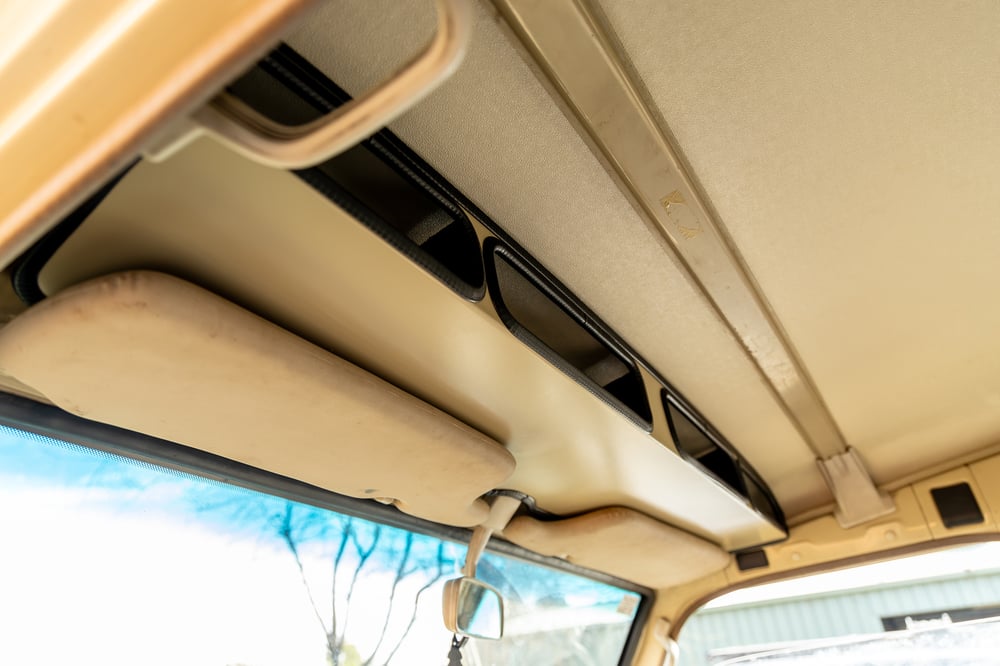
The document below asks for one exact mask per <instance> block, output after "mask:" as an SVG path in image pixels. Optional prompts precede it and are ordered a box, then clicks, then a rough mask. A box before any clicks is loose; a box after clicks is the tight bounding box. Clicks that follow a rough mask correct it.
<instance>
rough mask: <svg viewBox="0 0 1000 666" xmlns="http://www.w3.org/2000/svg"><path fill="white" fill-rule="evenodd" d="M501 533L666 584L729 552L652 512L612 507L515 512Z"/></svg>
mask: <svg viewBox="0 0 1000 666" xmlns="http://www.w3.org/2000/svg"><path fill="white" fill-rule="evenodd" d="M503 536H504V538H506V539H509V540H510V541H513V542H514V543H516V544H517V545H519V546H523V547H525V548H528V549H530V550H533V551H535V552H538V553H542V554H543V555H551V556H555V557H561V558H563V559H565V560H567V561H569V562H572V563H574V564H579V565H580V566H584V567H588V568H590V569H596V570H597V571H604V572H605V573H609V574H612V575H615V576H619V577H621V578H627V579H629V580H634V581H636V582H637V583H642V584H643V585H648V586H649V587H652V588H657V589H663V588H667V587H671V586H674V585H678V584H680V583H683V582H686V581H689V580H694V579H696V578H700V577H701V576H705V575H707V574H710V573H713V572H715V571H719V570H721V569H722V568H724V567H725V566H726V565H727V564H728V563H729V554H728V553H726V552H725V551H723V550H722V549H720V548H719V547H718V546H716V545H714V544H712V543H709V542H708V541H705V540H704V539H700V538H698V537H696V536H692V535H690V534H688V533H687V532H683V531H681V530H678V529H676V528H674V527H670V526H669V525H664V524H663V523H661V522H658V521H656V520H653V519H652V518H650V517H648V516H644V515H643V514H641V513H639V512H637V511H633V510H631V509H627V508H623V507H611V508H608V509H600V510H598V511H593V512H591V513H586V514H584V515H582V516H576V517H575V518H568V519H566V520H556V521H547V522H546V521H540V520H536V519H534V518H531V517H529V516H519V517H517V518H514V520H512V521H511V522H510V524H509V525H507V527H506V528H505V529H504V531H503Z"/></svg>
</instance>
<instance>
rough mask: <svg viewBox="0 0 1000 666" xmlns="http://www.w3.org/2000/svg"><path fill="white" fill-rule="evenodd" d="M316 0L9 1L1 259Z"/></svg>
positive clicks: (0, 68) (3, 54)
mask: <svg viewBox="0 0 1000 666" xmlns="http://www.w3.org/2000/svg"><path fill="white" fill-rule="evenodd" d="M312 1H313V2H314V1H315V0H312ZM309 2H310V0H216V1H213V2H202V1H201V0H144V1H141V2H140V1H135V0H131V1H130V0H85V1H84V2H59V1H58V0H45V1H44V2H40V3H37V6H35V7H33V8H31V9H28V8H27V6H28V5H29V4H32V3H24V2H22V3H4V6H3V7H0V36H2V40H3V42H4V46H3V47H0V90H3V96H2V99H0V174H3V178H4V186H3V187H2V188H0V266H6V265H8V264H9V263H10V262H11V261H12V260H14V259H15V258H16V257H17V256H18V255H19V254H20V253H21V252H23V251H24V250H25V249H27V248H28V247H30V245H31V244H32V243H33V242H34V241H36V240H37V239H38V238H40V237H41V236H42V234H43V233H44V232H45V231H46V229H47V228H48V227H49V225H51V224H54V223H55V222H57V221H58V219H59V218H60V217H61V216H62V215H65V214H66V213H67V212H69V211H70V210H72V209H73V206H75V205H76V204H77V203H79V201H80V200H82V199H83V198H85V197H86V195H87V194H89V193H90V192H91V191H93V189H95V188H96V187H98V186H100V185H101V183H102V182H103V181H104V180H105V179H106V178H108V177H110V176H111V175H112V174H113V173H114V172H115V171H117V170H118V169H119V168H121V167H122V166H123V165H125V164H127V163H128V162H129V161H131V160H132V159H133V158H134V157H135V156H136V155H138V153H139V152H140V150H141V149H142V148H143V147H144V146H145V144H146V143H147V142H148V141H149V140H150V139H151V138H152V135H153V133H155V132H157V131H160V130H162V129H163V123H166V122H174V121H177V120H178V119H179V118H178V116H183V114H185V113H187V112H189V111H191V110H192V109H193V108H195V107H196V106H197V105H199V104H200V103H201V102H203V101H204V100H206V99H207V98H208V97H209V96H210V95H212V94H214V93H215V91H216V89H217V88H218V87H221V86H223V85H225V83H226V81H228V80H229V79H230V78H231V77H233V76H235V75H237V74H238V73H239V72H240V71H241V70H243V69H244V68H245V67H246V66H247V64H248V63H251V62H253V60H254V59H255V58H256V57H257V56H258V55H259V54H261V53H263V52H265V51H266V50H267V49H268V48H270V46H271V44H273V43H274V42H275V41H277V39H278V36H279V35H280V34H281V32H283V31H284V30H287V29H288V27H289V24H290V22H291V21H292V19H293V18H295V17H296V16H297V15H300V14H301V13H302V10H303V8H305V7H306V6H307V5H308V4H309ZM12 5H18V6H17V7H12Z"/></svg>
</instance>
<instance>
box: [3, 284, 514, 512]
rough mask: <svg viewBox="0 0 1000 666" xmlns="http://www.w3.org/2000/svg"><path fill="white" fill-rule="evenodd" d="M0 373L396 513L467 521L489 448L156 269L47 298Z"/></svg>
mask: <svg viewBox="0 0 1000 666" xmlns="http://www.w3.org/2000/svg"><path fill="white" fill-rule="evenodd" d="M0 368H2V369H3V371H4V372H5V373H9V374H11V375H13V376H14V377H17V378H18V379H19V380H21V381H23V382H24V383H25V384H27V385H29V386H31V387H33V388H34V389H36V390H38V391H40V392H41V393H43V394H44V395H45V396H46V397H47V398H49V399H50V400H51V401H52V402H53V403H55V404H56V405H58V406H60V407H62V408H63V409H66V410H68V411H70V412H73V413H74V414H77V415H79V416H84V417H86V418H89V419H93V420H95V421H100V422H102V423H109V424H111V425H116V426H119V427H122V428H128V429H130V430H135V431H137V432H141V433H145V434H147V435H153V436H155V437H160V438H163V439H167V440H171V441H175V442H180V443H183V444H187V445H189V446H193V447H196V448H199V449H202V450H204V451H209V452H211V453H215V454H218V455H221V456H224V457H226V458H230V459H233V460H238V461H240V462H244V463H247V464H248V465H253V466H255V467H260V468H263V469H267V470H270V471H273V472H277V473H279V474H283V475H285V476H289V477H292V478H295V479H299V480H301V481H306V482H308V483H311V484H313V485H316V486H320V487H322V488H326V489H328V490H333V491H335V492H338V493H342V494H345V495H350V496H353V497H362V498H372V499H375V498H377V499H379V500H380V501H391V502H392V503H394V504H395V505H396V506H397V507H399V508H400V509H402V510H403V511H405V512H407V513H411V514H413V515H416V516H420V517H422V518H427V519H429V520H434V521H437V522H441V523H446V524H451V525H462V526H471V525H476V524H478V523H480V522H482V521H483V520H484V519H485V518H486V516H487V515H488V514H489V507H488V505H487V504H486V503H485V502H484V501H483V500H481V499H479V496H480V495H482V494H483V493H485V492H487V491H489V490H492V489H493V488H495V487H497V486H498V485H500V484H502V483H503V482H504V481H505V480H506V479H507V477H509V476H510V474H511V472H512V471H513V470H514V459H513V456H511V455H510V453H508V452H507V451H506V450H505V449H504V448H503V447H502V446H501V445H500V444H498V443H497V442H495V441H493V440H491V439H489V438H488V437H486V436H484V435H482V434H480V433H478V432H476V431H475V430H473V429H472V428H469V427H468V426H466V425H464V424H462V423H460V422H458V421H456V420H455V419H453V418H451V417H450V416H448V415H447V414H444V413H443V412H441V411H439V410H437V409H434V408H433V407H431V406H430V405H428V404H426V403H424V402H422V401H420V400H418V399H417V398H414V397H413V396H411V395H408V394H406V393H404V392H402V391H400V390H399V389H397V388H395V387H393V386H392V385H390V384H387V383H386V382H384V381H382V380H381V379H379V378H377V377H375V376H373V375H371V374H369V373H367V372H365V371H364V370H362V369H361V368H358V367H357V366H354V365H352V364H350V363H348V362H346V361H344V360H342V359H340V358H337V357H336V356H334V355H332V354H329V353H327V352H325V351H323V350H321V349H319V348H318V347H315V346H313V345H311V344H309V343H308V342H306V341H304V340H302V339H301V338H298V337H296V336H294V335H291V334H290V333H288V332H287V331H284V330H282V329H280V328H278V327H277V326H275V325H274V324H271V323H269V322H267V321H264V320H263V319H260V318H259V317H257V316H255V315H253V314H251V313H249V312H247V311H246V310H243V309H241V308H239V307H237V306H235V305H233V304H231V303H228V302H226V301H225V300H223V299H221V298H219V297H218V296H215V295H214V294H211V293H209V292H207V291H204V290H203V289H200V288H198V287H196V286H194V285H192V284H189V283H187V282H184V281H182V280H179V279H177V278H173V277H169V276H167V275H163V274H160V273H147V272H136V273H124V274H118V275H112V276H109V277H106V278H99V279H97V280H94V281H91V282H88V283H85V284H82V285H79V286H76V287H74V288H72V289H69V290H67V291H65V292H63V293H61V294H59V295H58V296H55V297H53V298H50V299H47V300H45V301H44V302H42V303H40V304H39V305H37V306H35V307H34V308H32V309H31V310H29V311H28V313H26V314H25V315H23V316H21V317H19V318H18V319H17V320H16V321H15V322H14V323H12V324H10V325H8V326H6V327H5V328H4V329H3V331H2V333H0Z"/></svg>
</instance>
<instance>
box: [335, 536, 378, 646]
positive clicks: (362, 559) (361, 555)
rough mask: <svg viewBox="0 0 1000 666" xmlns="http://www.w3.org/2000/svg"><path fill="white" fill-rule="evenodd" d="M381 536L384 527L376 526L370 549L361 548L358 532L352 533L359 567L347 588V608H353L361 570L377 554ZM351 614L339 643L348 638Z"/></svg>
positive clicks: (347, 618)
mask: <svg viewBox="0 0 1000 666" xmlns="http://www.w3.org/2000/svg"><path fill="white" fill-rule="evenodd" d="M381 536H382V526H381V525H375V530H374V532H373V534H372V540H371V543H370V544H369V546H368V548H363V547H362V546H361V540H360V539H359V538H358V536H357V531H356V530H352V531H351V539H352V540H353V541H354V548H355V550H357V552H358V566H357V567H356V568H355V569H354V574H353V575H352V576H351V583H350V584H349V585H348V586H347V603H346V604H345V606H346V607H347V608H348V609H350V608H351V599H352V598H353V597H354V587H355V585H357V582H358V577H359V576H360V575H361V570H362V569H364V567H365V563H366V562H367V561H368V558H370V557H371V556H372V553H374V552H375V547H376V546H378V540H379V539H380V538H381ZM349 613H350V610H348V614H347V615H346V616H345V617H344V628H343V630H342V631H341V632H340V638H339V639H338V642H339V643H343V642H344V640H346V638H347V623H348V622H349V621H350V619H351V616H350V614H349Z"/></svg>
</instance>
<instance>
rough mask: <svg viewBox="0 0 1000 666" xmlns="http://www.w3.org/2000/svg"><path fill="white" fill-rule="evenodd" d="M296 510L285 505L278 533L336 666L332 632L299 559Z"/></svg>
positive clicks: (289, 503)
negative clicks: (331, 637)
mask: <svg viewBox="0 0 1000 666" xmlns="http://www.w3.org/2000/svg"><path fill="white" fill-rule="evenodd" d="M293 510H294V505H293V504H292V503H291V502H288V503H286V504H285V513H284V516H283V517H282V519H281V526H280V527H279V529H278V533H279V534H280V535H281V538H282V539H283V540H284V542H285V545H287V546H288V550H289V551H291V553H292V557H293V558H295V566H296V567H298V570H299V579H300V580H301V581H302V586H303V587H305V588H306V596H307V597H308V598H309V605H310V606H311V607H312V610H313V613H314V614H315V615H316V620H317V621H318V622H319V626H320V628H322V629H323V635H324V636H326V643H327V649H328V650H329V651H330V653H331V655H332V656H333V659H334V664H336V663H337V662H336V658H337V652H338V651H337V650H336V647H335V645H334V643H333V641H331V640H330V632H329V630H327V628H326V622H324V621H323V616H322V614H320V612H319V606H317V605H316V600H315V599H314V598H313V595H312V590H310V589H309V581H308V580H306V571H305V568H304V567H303V566H302V558H301V557H299V549H298V546H297V545H296V543H295V538H294V537H293V536H292V511H293Z"/></svg>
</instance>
